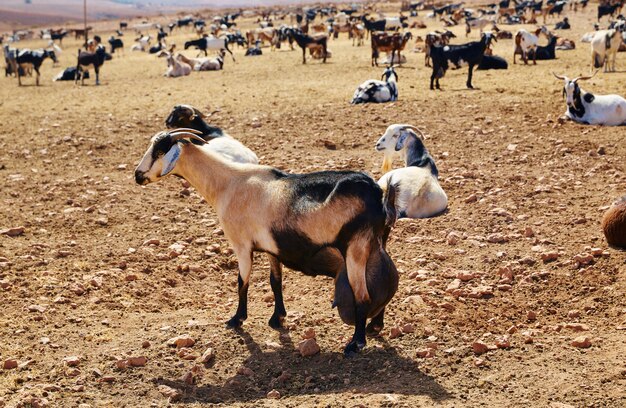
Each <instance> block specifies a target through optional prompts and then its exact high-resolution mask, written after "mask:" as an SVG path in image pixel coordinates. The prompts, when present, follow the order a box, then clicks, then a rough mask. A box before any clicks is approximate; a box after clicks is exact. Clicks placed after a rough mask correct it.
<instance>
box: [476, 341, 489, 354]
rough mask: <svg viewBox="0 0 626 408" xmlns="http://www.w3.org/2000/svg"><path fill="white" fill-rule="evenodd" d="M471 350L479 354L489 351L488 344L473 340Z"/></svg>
mask: <svg viewBox="0 0 626 408" xmlns="http://www.w3.org/2000/svg"><path fill="white" fill-rule="evenodd" d="M472 350H473V351H474V353H476V354H478V355H480V354H483V353H486V352H487V351H489V346H487V345H486V344H485V343H483V342H482V341H475V342H474V343H472Z"/></svg>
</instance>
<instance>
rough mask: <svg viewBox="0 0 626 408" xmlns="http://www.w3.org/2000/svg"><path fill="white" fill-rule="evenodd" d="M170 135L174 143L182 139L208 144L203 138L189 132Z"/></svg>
mask: <svg viewBox="0 0 626 408" xmlns="http://www.w3.org/2000/svg"><path fill="white" fill-rule="evenodd" d="M170 135H171V136H172V142H178V141H179V140H181V139H186V138H189V139H193V140H196V141H198V142H200V143H202V144H205V143H206V140H204V139H203V138H201V137H200V136H198V135H195V134H193V133H189V132H177V133H170Z"/></svg>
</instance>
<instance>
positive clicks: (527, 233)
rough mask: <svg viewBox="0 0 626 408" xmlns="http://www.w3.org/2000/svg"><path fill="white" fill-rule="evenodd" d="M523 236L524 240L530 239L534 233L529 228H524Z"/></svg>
mask: <svg viewBox="0 0 626 408" xmlns="http://www.w3.org/2000/svg"><path fill="white" fill-rule="evenodd" d="M524 236H525V237H526V238H532V237H534V236H535V232H534V231H533V229H532V228H531V227H526V228H524Z"/></svg>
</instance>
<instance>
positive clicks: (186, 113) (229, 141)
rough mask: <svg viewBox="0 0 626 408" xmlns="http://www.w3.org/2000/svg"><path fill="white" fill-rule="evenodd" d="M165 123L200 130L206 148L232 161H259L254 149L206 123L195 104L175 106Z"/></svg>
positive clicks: (171, 126)
mask: <svg viewBox="0 0 626 408" xmlns="http://www.w3.org/2000/svg"><path fill="white" fill-rule="evenodd" d="M165 125H166V126H167V127H168V128H170V129H175V128H188V129H194V130H197V131H199V132H200V133H199V136H200V137H202V138H203V139H204V140H206V141H207V144H206V145H204V146H203V147H204V148H206V149H209V150H212V151H214V152H216V153H219V154H221V155H222V156H224V157H226V158H227V159H228V160H230V161H233V162H236V163H252V164H258V163H259V159H258V157H257V156H256V154H254V152H253V151H252V150H250V149H248V148H247V147H246V146H244V145H243V144H242V143H241V142H239V141H238V140H236V139H233V138H232V137H231V136H230V135H228V134H226V133H224V131H223V130H222V129H220V128H218V127H215V126H211V125H209V124H208V123H206V122H205V121H204V115H203V114H202V112H200V111H199V110H198V109H196V108H194V107H193V106H190V105H176V106H174V109H172V112H170V114H169V115H168V116H167V119H165ZM192 142H193V141H192Z"/></svg>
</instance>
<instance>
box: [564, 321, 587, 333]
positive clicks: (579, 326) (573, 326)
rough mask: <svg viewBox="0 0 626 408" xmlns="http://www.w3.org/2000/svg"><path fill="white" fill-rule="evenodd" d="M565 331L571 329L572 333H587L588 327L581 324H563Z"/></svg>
mask: <svg viewBox="0 0 626 408" xmlns="http://www.w3.org/2000/svg"><path fill="white" fill-rule="evenodd" d="M565 328H566V329H572V330H574V331H577V332H579V331H589V326H587V325H586V324H582V323H567V324H565Z"/></svg>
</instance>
